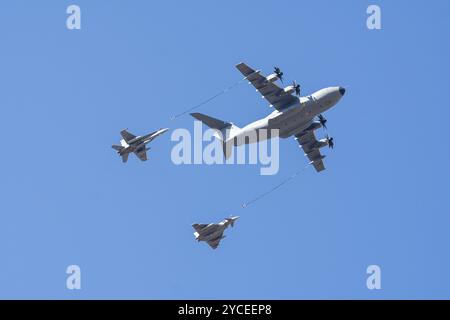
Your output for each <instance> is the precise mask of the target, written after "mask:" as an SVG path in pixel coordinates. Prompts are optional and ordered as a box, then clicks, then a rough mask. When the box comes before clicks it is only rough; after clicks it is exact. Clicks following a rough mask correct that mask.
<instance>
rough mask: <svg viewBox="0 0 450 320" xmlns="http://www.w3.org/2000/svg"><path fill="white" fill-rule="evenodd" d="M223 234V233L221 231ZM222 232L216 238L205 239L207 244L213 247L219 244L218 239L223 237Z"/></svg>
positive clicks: (215, 247)
mask: <svg viewBox="0 0 450 320" xmlns="http://www.w3.org/2000/svg"><path fill="white" fill-rule="evenodd" d="M222 234H223V233H222ZM222 234H220V235H219V236H218V237H217V238H215V239H212V240H209V241H207V243H208V244H209V246H210V247H211V248H213V249H217V247H218V246H219V243H220V240H222V239H223V237H222Z"/></svg>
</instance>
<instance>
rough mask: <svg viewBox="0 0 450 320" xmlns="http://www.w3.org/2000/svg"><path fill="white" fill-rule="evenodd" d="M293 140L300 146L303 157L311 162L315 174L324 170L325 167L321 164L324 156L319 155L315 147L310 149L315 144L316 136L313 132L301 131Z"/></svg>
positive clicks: (318, 150)
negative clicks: (303, 153)
mask: <svg viewBox="0 0 450 320" xmlns="http://www.w3.org/2000/svg"><path fill="white" fill-rule="evenodd" d="M295 140H297V142H298V143H299V144H300V146H301V147H302V149H303V151H304V152H305V155H306V156H307V157H308V159H309V161H311V163H312V165H313V166H314V168H315V169H316V171H317V172H320V171H323V170H325V166H324V164H323V161H322V159H323V158H324V156H322V154H321V153H320V149H319V148H316V147H311V145H314V144H315V143H317V142H318V141H317V139H316V135H315V134H314V130H308V131H303V132H302V133H300V134H298V135H296V136H295Z"/></svg>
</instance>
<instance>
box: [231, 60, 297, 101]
mask: <svg viewBox="0 0 450 320" xmlns="http://www.w3.org/2000/svg"><path fill="white" fill-rule="evenodd" d="M236 68H237V69H238V70H239V71H240V72H241V73H242V74H243V75H244V76H245V77H246V78H247V80H248V81H250V83H251V84H252V85H253V86H254V87H255V88H256V90H258V91H259V93H261V95H262V96H263V97H264V98H265V99H266V100H267V101H269V103H270V104H271V105H272V106H273V107H274V108H275V109H277V110H282V109H284V108H286V107H288V106H290V105H292V104H294V103H296V102H298V98H297V97H295V96H293V95H292V94H290V93H286V92H284V88H280V87H279V86H277V85H276V84H275V83H273V82H270V81H268V80H267V79H266V77H265V76H263V75H261V73H260V72H259V71H255V70H254V69H252V68H250V67H249V66H248V65H246V64H245V63H242V62H241V63H239V64H237V65H236Z"/></svg>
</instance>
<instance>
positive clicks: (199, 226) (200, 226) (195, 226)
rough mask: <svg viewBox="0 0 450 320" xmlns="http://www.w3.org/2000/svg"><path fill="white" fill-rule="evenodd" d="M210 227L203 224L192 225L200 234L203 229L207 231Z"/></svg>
mask: <svg viewBox="0 0 450 320" xmlns="http://www.w3.org/2000/svg"><path fill="white" fill-rule="evenodd" d="M207 226H208V225H207V224H203V223H200V224H199V223H194V224H193V225H192V227H193V228H194V229H195V231H197V232H198V233H200V231H202V230H203V229H205V228H206V227H207Z"/></svg>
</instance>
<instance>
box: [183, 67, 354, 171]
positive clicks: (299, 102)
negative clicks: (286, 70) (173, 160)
mask: <svg viewBox="0 0 450 320" xmlns="http://www.w3.org/2000/svg"><path fill="white" fill-rule="evenodd" d="M236 68H237V69H238V70H239V71H240V72H241V73H242V74H243V75H244V76H245V79H246V80H248V81H249V82H250V83H251V84H252V85H253V86H254V87H255V88H256V90H257V91H258V92H259V93H260V94H261V95H262V97H263V98H264V99H266V100H267V101H268V102H269V103H270V106H271V107H273V108H274V109H275V110H274V111H273V112H272V113H271V114H269V115H268V116H266V117H265V118H262V119H259V120H257V121H255V122H252V123H250V124H248V125H247V126H245V127H243V128H239V127H237V126H236V125H234V124H233V123H231V122H226V121H222V120H219V119H215V118H213V117H209V116H207V115H204V114H201V113H191V115H192V116H193V117H194V118H196V119H197V120H200V121H202V122H203V123H204V124H206V125H207V126H209V127H210V128H212V129H215V130H216V137H217V138H218V139H219V140H220V141H221V143H222V146H223V152H224V155H225V157H226V158H228V157H230V156H231V146H233V145H234V146H239V145H242V144H249V143H255V142H259V141H263V140H266V139H270V138H271V129H278V130H279V131H278V136H279V137H280V138H288V137H291V136H293V137H295V139H296V140H297V142H298V143H299V145H300V146H301V147H302V149H303V151H304V153H305V155H306V156H307V157H308V159H309V161H310V162H309V163H310V164H312V165H313V166H314V168H315V169H316V171H318V172H320V171H322V170H325V166H324V164H323V161H322V160H323V158H325V156H324V155H322V154H321V153H320V149H321V148H323V147H325V146H329V147H330V148H333V146H334V142H333V138H330V137H328V135H327V136H326V138H324V139H321V140H317V139H316V136H315V134H314V131H315V130H317V129H319V128H320V127H324V128H326V126H325V123H326V122H327V120H326V119H325V118H324V117H323V116H322V113H323V112H325V111H327V110H328V109H330V108H332V107H334V106H335V105H336V104H337V103H338V102H339V100H341V98H342V97H343V96H344V94H345V88H343V87H329V88H325V89H321V90H319V91H316V92H314V93H313V94H310V95H308V96H305V97H301V96H300V85H298V84H297V83H296V82H295V81H294V82H293V83H292V85H289V86H287V87H285V88H280V87H279V86H278V85H277V84H276V83H275V82H276V81H277V80H281V77H282V75H283V73H282V72H281V70H280V69H279V68H275V71H274V73H273V74H271V75H269V76H267V77H266V76H264V75H262V74H261V71H260V70H254V69H252V68H250V67H249V66H248V65H246V64H245V63H239V64H238V65H236Z"/></svg>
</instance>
